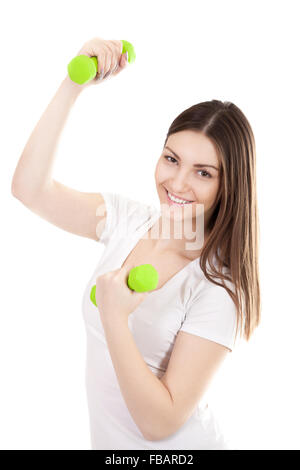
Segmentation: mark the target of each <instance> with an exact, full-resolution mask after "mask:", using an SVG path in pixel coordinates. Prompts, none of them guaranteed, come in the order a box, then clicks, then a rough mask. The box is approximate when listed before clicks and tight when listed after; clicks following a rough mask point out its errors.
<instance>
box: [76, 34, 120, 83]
mask: <svg viewBox="0 0 300 470" xmlns="http://www.w3.org/2000/svg"><path fill="white" fill-rule="evenodd" d="M122 49H123V43H122V41H118V40H115V41H112V40H111V41H106V40H105V39H102V38H98V37H96V38H93V39H91V40H90V41H87V42H86V43H84V45H83V46H82V48H81V49H80V50H79V51H78V53H77V55H81V54H84V55H87V56H88V57H97V61H98V68H97V74H96V76H95V78H94V79H93V80H90V81H88V82H86V83H84V84H83V85H81V87H86V86H89V85H97V84H98V83H102V82H103V80H107V78H109V77H111V76H115V75H118V73H120V72H121V71H122V70H124V68H125V67H126V65H127V63H128V62H127V53H126V52H125V53H124V54H122Z"/></svg>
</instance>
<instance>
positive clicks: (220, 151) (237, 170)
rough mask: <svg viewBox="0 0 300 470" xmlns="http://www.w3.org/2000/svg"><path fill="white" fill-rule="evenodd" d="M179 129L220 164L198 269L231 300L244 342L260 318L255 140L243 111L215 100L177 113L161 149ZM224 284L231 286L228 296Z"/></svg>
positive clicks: (230, 104)
mask: <svg viewBox="0 0 300 470" xmlns="http://www.w3.org/2000/svg"><path fill="white" fill-rule="evenodd" d="M184 130H193V131H199V132H201V133H203V134H204V135H205V136H206V137H208V138H209V139H210V140H211V142H212V143H213V144H214V146H215V149H216V152H217V155H218V157H219V159H220V162H221V170H220V186H219V192H218V195H217V197H216V201H215V204H214V210H213V213H212V216H211V218H210V220H209V221H208V225H207V227H208V231H209V237H208V238H207V241H206V243H205V245H204V246H203V248H202V250H201V256H200V267H201V269H202V271H203V272H204V275H205V277H206V278H207V279H209V280H210V281H211V282H213V283H214V284H217V285H219V286H221V287H224V288H225V289H226V291H227V292H228V294H229V295H230V296H231V298H232V300H233V302H234V304H235V307H236V311H237V329H236V336H237V332H238V330H239V326H241V324H242V325H243V327H242V328H241V329H240V332H243V337H244V338H245V339H246V340H247V341H249V339H250V337H251V335H252V333H253V331H254V329H255V328H256V327H257V326H258V325H259V323H260V314H261V299H260V285H259V267H258V259H259V251H258V250H259V246H258V243H259V236H260V234H259V220H258V208H257V195H256V148H255V139H254V135H253V132H252V129H251V126H250V124H249V122H248V120H247V118H246V117H245V115H244V114H243V113H242V111H241V110H240V109H239V108H238V107H237V106H236V105H235V104H233V103H231V102H230V101H224V102H222V101H219V100H211V101H205V102H202V103H198V104H195V105H193V106H191V107H190V108H188V109H186V110H185V111H183V112H182V113H181V114H179V115H178V116H177V117H176V118H175V120H174V121H173V122H172V124H171V126H170V128H169V130H168V132H167V137H166V139H165V143H164V145H166V142H167V140H168V138H169V136H170V135H171V134H175V133H176V132H180V131H184ZM214 257H215V259H216V262H217V266H218V269H216V268H215V264H214V261H213V258H214ZM207 263H208V264H209V267H210V269H211V272H210V273H209V272H208V271H207ZM225 271H226V272H227V274H225ZM213 277H214V278H216V279H219V280H220V281H221V283H219V282H216V281H215V280H214V279H213ZM225 280H227V281H229V283H231V285H233V291H231V289H229V288H228V287H227V286H226V283H225ZM235 338H236V337H235Z"/></svg>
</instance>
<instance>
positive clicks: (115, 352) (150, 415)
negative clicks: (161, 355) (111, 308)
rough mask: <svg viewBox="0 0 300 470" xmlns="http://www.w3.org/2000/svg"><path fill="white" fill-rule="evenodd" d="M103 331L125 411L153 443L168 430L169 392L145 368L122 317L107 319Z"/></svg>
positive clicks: (170, 398) (171, 404)
mask: <svg viewBox="0 0 300 470" xmlns="http://www.w3.org/2000/svg"><path fill="white" fill-rule="evenodd" d="M119 313H120V312H119ZM103 327H104V331H105V336H106V341H107V345H108V349H109V352H110V356H111V360H112V363H113V366H114V369H115V372H116V375H117V378H118V382H119V385H120V389H121V392H122V395H123V397H124V400H125V402H126V405H127V408H128V410H129V412H130V414H131V416H132V418H133V420H134V422H135V423H136V425H137V426H138V428H139V429H140V431H141V433H142V434H143V436H144V438H145V439H147V440H155V439H156V437H155V436H158V435H160V434H161V433H162V434H164V432H166V433H167V432H168V430H169V429H170V427H171V423H170V421H171V420H172V415H173V402H172V397H171V395H170V393H169V390H168V389H167V388H166V387H165V385H164V384H163V383H162V382H161V381H160V380H159V378H158V377H156V376H155V375H154V374H153V373H152V372H151V370H150V369H149V368H148V366H147V364H146V362H145V361H144V359H143V357H142V355H141V353H140V351H139V350H138V348H137V346H136V344H135V341H134V338H133V336H132V334H131V331H130V329H129V327H128V321H127V320H126V318H125V317H124V316H122V315H120V316H118V317H116V316H112V317H111V318H110V317H109V316H108V317H107V318H106V319H105V321H103ZM165 430H166V431H165Z"/></svg>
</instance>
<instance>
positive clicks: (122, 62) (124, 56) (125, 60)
mask: <svg viewBox="0 0 300 470" xmlns="http://www.w3.org/2000/svg"><path fill="white" fill-rule="evenodd" d="M127 63H128V52H124V54H122V57H121V60H120V67H125V65H126V64H127Z"/></svg>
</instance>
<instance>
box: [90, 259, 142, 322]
mask: <svg viewBox="0 0 300 470" xmlns="http://www.w3.org/2000/svg"><path fill="white" fill-rule="evenodd" d="M130 269H131V268H130ZM130 269H128V268H126V267H125V266H124V267H122V268H119V269H116V270H114V271H110V272H108V273H105V274H102V275H101V276H98V277H97V279H96V295H95V296H96V303H97V306H98V310H99V312H100V315H101V318H102V319H103V320H105V321H106V320H107V319H111V318H114V317H117V318H120V317H123V318H125V319H126V320H127V319H128V316H129V314H130V313H131V312H133V310H135V309H136V308H137V307H138V305H139V304H140V303H141V302H142V301H143V300H145V298H146V296H147V292H135V291H133V290H131V289H130V288H129V287H128V285H127V279H128V275H129V271H130Z"/></svg>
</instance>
